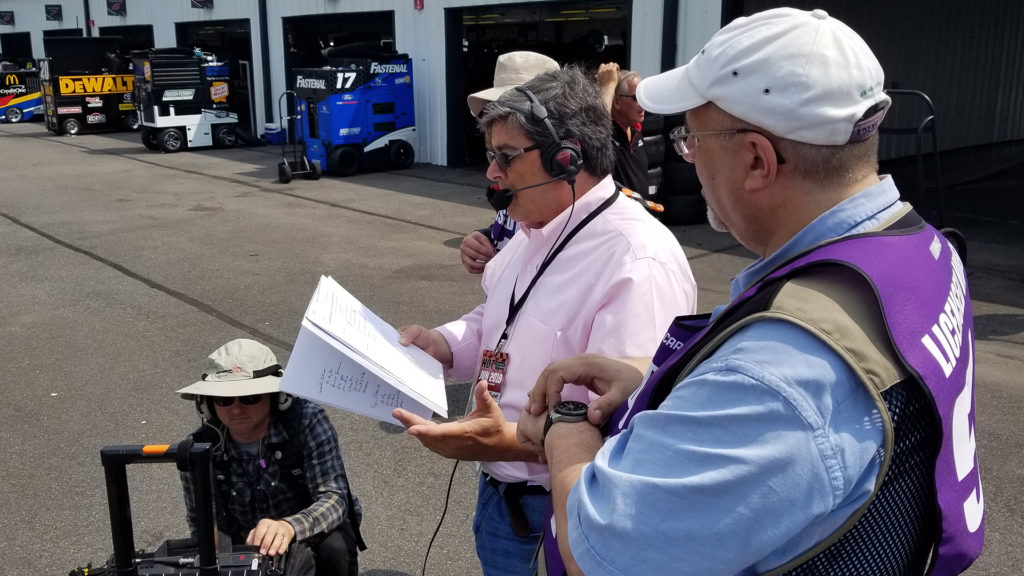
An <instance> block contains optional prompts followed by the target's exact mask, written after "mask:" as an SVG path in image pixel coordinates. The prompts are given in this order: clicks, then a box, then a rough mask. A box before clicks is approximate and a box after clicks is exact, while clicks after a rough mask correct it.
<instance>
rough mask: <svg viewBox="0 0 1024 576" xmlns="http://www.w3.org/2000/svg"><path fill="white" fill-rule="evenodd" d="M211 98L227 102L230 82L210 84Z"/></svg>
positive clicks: (215, 100)
mask: <svg viewBox="0 0 1024 576" xmlns="http://www.w3.org/2000/svg"><path fill="white" fill-rule="evenodd" d="M210 98H211V99H212V100H213V101H214V102H227V101H228V83H227V82H214V83H213V84H211V85H210Z"/></svg>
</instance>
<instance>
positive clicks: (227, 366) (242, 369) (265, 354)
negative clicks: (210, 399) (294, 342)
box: [178, 338, 282, 400]
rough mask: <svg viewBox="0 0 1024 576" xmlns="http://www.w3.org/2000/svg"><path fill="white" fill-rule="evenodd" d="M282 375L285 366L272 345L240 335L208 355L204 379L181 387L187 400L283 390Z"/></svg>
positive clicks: (183, 396) (179, 391) (182, 393)
mask: <svg viewBox="0 0 1024 576" xmlns="http://www.w3.org/2000/svg"><path fill="white" fill-rule="evenodd" d="M281 374H282V369H281V365H280V364H278V363H277V357H275V356H274V353H273V352H271V351H270V348H267V347H266V346H264V345H263V344H260V343H259V342H257V341H255V340H248V339H246V338H239V339H237V340H232V341H231V342H228V343H227V344H225V345H223V346H221V347H220V348H217V349H216V350H214V351H213V353H212V354H210V355H209V356H207V358H206V367H205V369H204V370H203V377H202V379H201V380H199V381H198V382H196V383H194V384H192V385H191V386H186V387H185V388H182V389H181V390H178V394H181V396H182V398H185V399H186V400H193V399H195V397H196V396H221V397H235V396H249V395H252V394H269V393H271V392H279V391H280V390H281Z"/></svg>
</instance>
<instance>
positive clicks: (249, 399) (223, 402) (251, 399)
mask: <svg viewBox="0 0 1024 576" xmlns="http://www.w3.org/2000/svg"><path fill="white" fill-rule="evenodd" d="M262 398H263V394H252V395H250V396H239V397H238V401H239V402H241V403H242V405H243V406H253V405H256V404H259V403H260V400H261V399H262ZM213 403H214V404H216V405H217V406H220V407H221V408H227V407H228V406H231V405H232V404H234V403H235V397H234V396H231V397H228V398H224V397H222V396H215V397H214V398H213Z"/></svg>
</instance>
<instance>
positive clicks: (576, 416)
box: [540, 400, 587, 444]
mask: <svg viewBox="0 0 1024 576" xmlns="http://www.w3.org/2000/svg"><path fill="white" fill-rule="evenodd" d="M586 419H587V405H586V404H584V403H583V402H577V401H575V400H566V401H564V402H559V403H558V404H555V407H554V408H552V409H551V411H550V412H548V418H547V420H546V421H545V422H544V434H543V435H542V436H541V438H540V443H541V444H544V439H545V438H547V437H548V430H550V429H551V425H552V424H554V423H555V422H583V421H584V420H586Z"/></svg>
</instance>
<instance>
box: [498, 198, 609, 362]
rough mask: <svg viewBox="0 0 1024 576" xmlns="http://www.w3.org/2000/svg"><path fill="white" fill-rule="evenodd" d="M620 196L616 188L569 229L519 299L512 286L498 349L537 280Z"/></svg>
mask: <svg viewBox="0 0 1024 576" xmlns="http://www.w3.org/2000/svg"><path fill="white" fill-rule="evenodd" d="M619 196H621V194H620V193H619V191H618V190H615V192H613V193H612V195H611V196H609V197H608V199H606V200H605V201H604V202H602V203H601V205H600V206H598V207H597V208H595V209H594V211H593V212H591V213H590V214H587V216H586V217H585V218H583V220H580V221H579V223H578V224H576V226H574V227H573V229H572V230H570V231H569V234H567V235H566V237H565V239H564V240H562V241H561V242H560V243H559V244H558V246H556V247H555V249H554V250H552V251H551V253H550V254H548V255H547V256H546V257H545V258H544V261H543V262H541V264H540V268H539V269H538V270H537V274H536V275H535V276H534V277H533V280H530V285H529V286H527V287H526V290H525V291H524V292H523V295H522V296H521V297H520V298H519V300H518V301H517V300H516V289H515V286H513V287H512V294H511V295H510V296H509V299H508V317H507V318H506V319H505V329H504V330H502V331H501V338H499V339H498V345H497V346H495V348H494V349H495V350H496V351H500V350H502V349H504V348H505V343H506V342H508V329H509V328H510V327H511V326H512V323H513V322H514V321H515V319H516V316H517V315H518V314H519V311H520V310H522V308H523V305H524V304H526V298H527V297H529V296H530V291H531V290H533V287H534V286H535V285H536V284H537V280H539V279H540V277H541V276H542V275H543V274H544V271H545V270H547V269H548V266H550V265H551V262H553V261H554V260H555V256H558V254H559V253H560V252H561V251H562V248H565V245H566V244H568V243H569V241H570V240H572V239H573V238H574V237H575V236H576V234H578V233H579V231H580V230H583V228H584V227H585V226H586V225H587V224H590V221H591V220H593V219H594V218H597V216H598V215H599V214H600V213H601V212H604V211H605V209H607V208H608V207H609V206H611V205H612V202H615V199H616V198H618V197H619Z"/></svg>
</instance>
